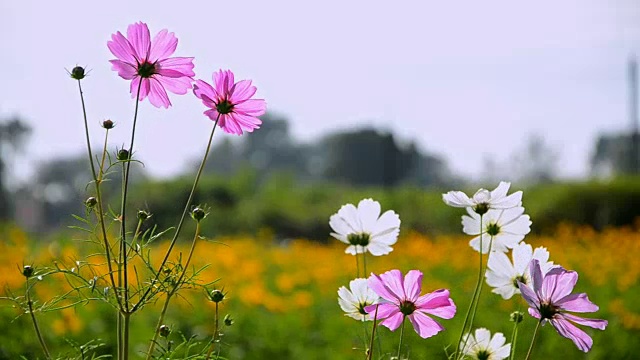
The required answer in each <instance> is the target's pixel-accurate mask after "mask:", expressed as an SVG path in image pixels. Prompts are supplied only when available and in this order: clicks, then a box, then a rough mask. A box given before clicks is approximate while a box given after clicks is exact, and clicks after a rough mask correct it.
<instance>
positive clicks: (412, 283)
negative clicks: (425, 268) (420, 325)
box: [376, 216, 422, 302]
mask: <svg viewBox="0 0 640 360" xmlns="http://www.w3.org/2000/svg"><path fill="white" fill-rule="evenodd" d="M376 217H377V216H376ZM403 288H404V292H405V299H407V300H409V301H412V302H415V301H416V300H418V297H419V296H420V292H421V291H422V272H421V271H418V270H410V271H409V272H408V273H407V275H405V277H404V285H403Z"/></svg>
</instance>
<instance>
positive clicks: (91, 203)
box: [84, 196, 98, 208]
mask: <svg viewBox="0 0 640 360" xmlns="http://www.w3.org/2000/svg"><path fill="white" fill-rule="evenodd" d="M97 203H98V200H96V198H94V197H93V196H91V197H90V198H87V200H85V202H84V204H85V205H86V206H87V207H88V208H92V207H94V206H96V204H97Z"/></svg>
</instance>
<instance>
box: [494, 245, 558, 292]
mask: <svg viewBox="0 0 640 360" xmlns="http://www.w3.org/2000/svg"><path fill="white" fill-rule="evenodd" d="M511 255H512V256H513V263H511V261H510V260H509V257H508V256H507V255H506V254H504V253H496V254H493V255H491V256H490V257H489V262H488V264H487V267H488V270H487V273H486V275H485V276H486V278H487V284H489V286H491V287H493V290H492V292H494V293H496V294H498V295H500V296H502V297H503V298H504V299H505V300H506V299H511V297H512V296H513V295H514V294H520V289H518V285H517V284H518V281H521V282H522V283H524V284H531V276H530V275H529V263H530V262H531V259H538V261H539V262H540V268H541V269H542V275H544V274H546V273H547V272H548V271H549V270H551V268H553V267H554V265H553V262H551V261H549V251H547V249H546V248H544V247H538V248H536V249H535V250H533V248H532V247H531V245H529V244H526V243H524V242H522V243H520V244H519V245H517V246H516V247H514V248H513V253H512V254H511Z"/></svg>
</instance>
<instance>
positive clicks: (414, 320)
mask: <svg viewBox="0 0 640 360" xmlns="http://www.w3.org/2000/svg"><path fill="white" fill-rule="evenodd" d="M408 317H409V321H411V324H412V325H413V329H414V330H415V331H416V332H417V333H418V335H420V337H421V338H423V339H426V338H429V337H432V336H433V335H435V334H437V333H439V332H440V331H442V330H444V328H443V327H442V325H440V324H439V323H438V322H437V321H435V320H433V319H432V318H430V317H428V316H427V315H425V314H423V313H421V312H418V311H416V312H414V313H413V314H411V315H409V316H408Z"/></svg>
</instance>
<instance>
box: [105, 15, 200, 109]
mask: <svg viewBox="0 0 640 360" xmlns="http://www.w3.org/2000/svg"><path fill="white" fill-rule="evenodd" d="M107 46H108V47H109V50H111V53H112V54H113V55H114V56H115V57H117V59H115V60H109V62H111V64H112V70H115V71H117V72H118V75H120V77H122V78H123V79H126V80H132V81H131V87H130V91H131V97H133V98H135V97H136V94H137V92H138V86H140V98H139V100H140V101H142V100H144V99H145V98H146V97H147V96H148V97H149V102H151V104H152V105H153V106H155V107H165V108H168V107H169V106H171V101H169V96H168V95H167V91H166V90H169V91H171V92H172V93H174V94H179V95H184V94H186V93H187V91H188V90H189V89H191V82H192V81H193V76H194V75H195V73H194V72H193V58H192V57H170V56H171V55H172V54H173V53H174V52H175V51H176V47H177V46H178V39H177V38H176V37H175V36H174V34H173V33H170V32H168V31H167V29H163V30H160V32H159V33H158V34H157V35H156V36H155V37H154V38H153V41H152V40H151V35H150V34H149V28H148V27H147V24H145V23H143V22H139V23H135V24H131V25H129V27H128V28H127V37H124V35H122V34H121V33H120V32H119V31H118V32H117V33H115V34H112V35H111V41H109V42H107Z"/></svg>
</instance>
